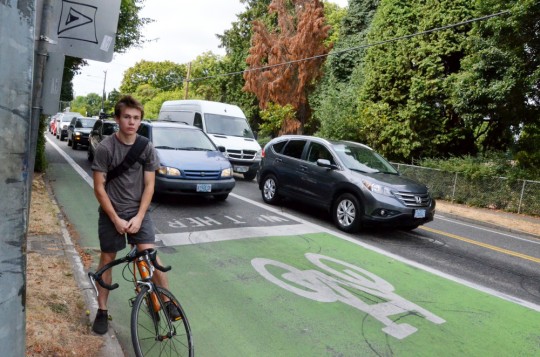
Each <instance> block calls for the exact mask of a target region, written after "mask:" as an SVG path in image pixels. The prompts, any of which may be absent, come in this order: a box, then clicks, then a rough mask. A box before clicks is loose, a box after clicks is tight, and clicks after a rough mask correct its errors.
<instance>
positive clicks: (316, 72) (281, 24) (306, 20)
mask: <svg viewBox="0 0 540 357" xmlns="http://www.w3.org/2000/svg"><path fill="white" fill-rule="evenodd" d="M323 6H324V5H323V3H322V1H319V0H273V1H272V2H271V3H270V5H269V7H268V10H269V12H270V13H271V14H272V13H275V14H277V26H276V27H275V28H274V29H268V28H267V27H266V26H265V24H264V23H262V22H261V21H258V20H256V21H254V22H253V37H252V44H251V48H250V50H249V56H248V57H247V59H246V62H247V64H248V65H249V69H250V70H249V71H246V72H245V73H244V80H245V85H244V90H246V91H248V92H252V93H254V94H255V95H256V96H257V98H258V100H259V106H260V107H261V109H265V108H266V106H267V104H268V103H269V102H273V103H276V104H279V105H282V106H284V105H287V104H291V105H292V106H293V107H294V109H295V110H296V113H297V114H296V115H297V118H296V119H295V120H286V121H285V122H284V124H283V127H282V130H281V132H282V133H302V132H303V130H304V126H305V124H306V123H308V121H309V119H310V118H311V109H310V106H309V103H308V94H309V93H310V92H311V91H312V90H313V87H314V84H315V82H316V80H317V79H318V78H319V77H320V76H321V73H322V72H321V66H322V65H323V63H324V59H325V55H326V54H328V52H329V51H330V49H331V48H330V47H328V46H325V45H324V40H325V39H326V38H327V37H328V32H329V30H330V26H329V25H327V24H326V21H325V18H324V8H323ZM318 56H320V57H318ZM312 57H316V58H312Z"/></svg>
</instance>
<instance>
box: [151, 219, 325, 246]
mask: <svg viewBox="0 0 540 357" xmlns="http://www.w3.org/2000/svg"><path fill="white" fill-rule="evenodd" d="M319 232H320V230H317V229H315V228H314V227H311V226H306V225H304V224H289V225H283V226H271V227H241V228H240V227H238V228H224V229H216V230H211V231H198V232H183V233H162V234H156V239H157V240H161V241H162V242H163V244H165V245H166V246H174V245H190V244H201V243H213V242H220V241H227V240H236V239H245V238H260V237H277V236H291V235H302V234H309V233H319Z"/></svg>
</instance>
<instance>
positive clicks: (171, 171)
mask: <svg viewBox="0 0 540 357" xmlns="http://www.w3.org/2000/svg"><path fill="white" fill-rule="evenodd" d="M157 171H158V174H160V175H163V176H181V175H182V174H181V172H180V170H178V169H175V168H174V167H169V166H160V167H159V169H158V170H157Z"/></svg>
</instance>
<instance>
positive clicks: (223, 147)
mask: <svg viewBox="0 0 540 357" xmlns="http://www.w3.org/2000/svg"><path fill="white" fill-rule="evenodd" d="M217 148H218V150H219V151H221V152H225V150H226V149H225V146H222V145H220V146H218V147H217Z"/></svg>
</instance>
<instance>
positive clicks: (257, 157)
mask: <svg viewBox="0 0 540 357" xmlns="http://www.w3.org/2000/svg"><path fill="white" fill-rule="evenodd" d="M261 152H262V150H258V151H257V153H256V154H255V160H260V159H261V158H262V156H261Z"/></svg>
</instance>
